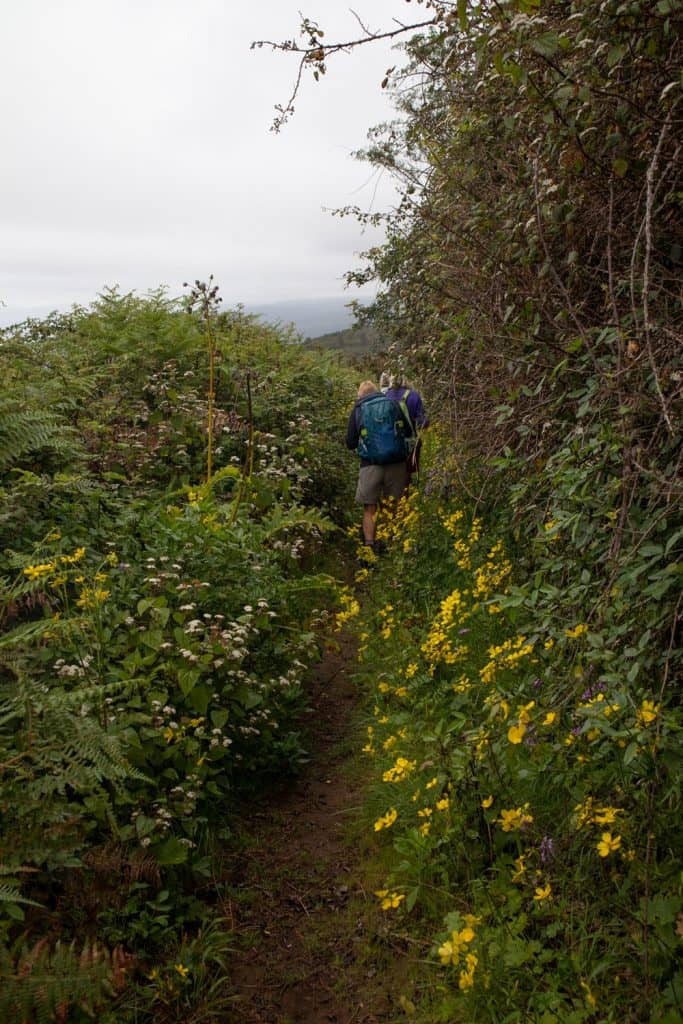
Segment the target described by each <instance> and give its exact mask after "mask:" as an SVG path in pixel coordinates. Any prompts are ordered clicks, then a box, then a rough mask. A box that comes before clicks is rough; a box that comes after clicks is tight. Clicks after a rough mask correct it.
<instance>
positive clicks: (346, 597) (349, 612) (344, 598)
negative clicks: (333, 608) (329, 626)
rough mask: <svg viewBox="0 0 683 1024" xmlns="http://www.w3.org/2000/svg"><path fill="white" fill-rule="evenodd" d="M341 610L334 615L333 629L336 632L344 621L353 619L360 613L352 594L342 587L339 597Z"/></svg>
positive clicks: (358, 605)
mask: <svg viewBox="0 0 683 1024" xmlns="http://www.w3.org/2000/svg"><path fill="white" fill-rule="evenodd" d="M340 604H341V611H338V612H337V614H336V615H335V617H334V629H335V632H336V633H338V632H339V631H340V629H341V628H342V626H344V625H345V623H347V622H349V621H350V620H351V619H354V618H355V617H356V616H357V615H360V604H359V603H358V601H357V599H356V598H355V597H354V596H353V594H352V593H351V592H350V591H349V590H347V589H344V590H343V591H342V594H341V598H340Z"/></svg>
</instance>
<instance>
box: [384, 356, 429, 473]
mask: <svg viewBox="0 0 683 1024" xmlns="http://www.w3.org/2000/svg"><path fill="white" fill-rule="evenodd" d="M379 386H380V390H381V391H382V393H383V394H384V395H386V396H387V398H394V399H396V401H399V402H405V404H406V408H407V410H408V415H409V416H410V421H411V423H412V424H413V427H414V428H415V434H416V439H415V443H414V444H413V445H412V446H411V451H410V454H409V455H408V481H410V477H411V475H412V474H413V473H418V474H419V472H420V448H421V446H422V441H421V439H420V438H419V437H417V432H418V430H423V429H424V428H425V427H428V426H429V420H428V419H427V413H426V411H425V407H424V404H423V402H422V395H421V394H420V392H419V391H416V390H415V388H411V387H410V386H409V385H408V384H406V381H405V377H404V376H403V374H402V373H401V371H400V370H395V371H391V372H390V371H388V370H385V371H384V372H383V373H382V376H381V377H380V381H379Z"/></svg>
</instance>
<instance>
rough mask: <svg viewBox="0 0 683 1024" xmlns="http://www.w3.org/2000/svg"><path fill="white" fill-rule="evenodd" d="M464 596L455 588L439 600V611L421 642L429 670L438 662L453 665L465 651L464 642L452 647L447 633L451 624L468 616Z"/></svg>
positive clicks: (463, 620)
mask: <svg viewBox="0 0 683 1024" xmlns="http://www.w3.org/2000/svg"><path fill="white" fill-rule="evenodd" d="M466 596H467V593H466V592H464V593H463V592H462V591H460V590H457V589H456V590H453V591H451V593H450V594H449V595H448V597H446V598H444V600H443V601H442V602H441V606H440V608H439V613H438V615H437V616H436V618H435V619H434V621H433V622H432V624H431V626H430V628H429V632H428V634H427V639H426V640H425V642H424V643H423V644H422V648H421V650H422V653H423V654H424V655H425V657H426V658H427V661H428V662H429V669H430V671H431V672H433V671H434V668H435V667H436V665H438V664H439V663H440V662H442V663H443V664H445V665H453V664H454V663H455V662H456V661H457V660H458V659H459V658H462V657H464V656H465V654H466V653H467V647H466V646H465V645H464V644H463V645H459V646H458V647H453V644H452V643H451V639H450V635H449V634H450V630H451V629H452V628H453V626H455V625H462V624H463V623H465V622H466V621H467V619H468V618H469V617H470V612H469V611H467V608H466V603H465V598H466Z"/></svg>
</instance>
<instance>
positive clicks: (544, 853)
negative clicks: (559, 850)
mask: <svg viewBox="0 0 683 1024" xmlns="http://www.w3.org/2000/svg"><path fill="white" fill-rule="evenodd" d="M538 852H539V854H540V857H541V864H548V863H549V862H550V861H551V860H553V858H554V857H555V841H554V840H553V839H551V838H550V836H543V839H541V845H540V846H539V848H538Z"/></svg>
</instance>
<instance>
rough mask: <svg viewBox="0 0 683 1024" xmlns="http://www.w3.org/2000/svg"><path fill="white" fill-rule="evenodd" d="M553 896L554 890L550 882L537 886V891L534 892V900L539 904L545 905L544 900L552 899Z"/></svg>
mask: <svg viewBox="0 0 683 1024" xmlns="http://www.w3.org/2000/svg"><path fill="white" fill-rule="evenodd" d="M552 894H553V889H552V886H551V884H550V882H548V884H547V885H544V886H540V885H539V886H537V888H536V891H535V892H534V899H535V900H536V902H537V903H543V902H544V900H550V899H552Z"/></svg>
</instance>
